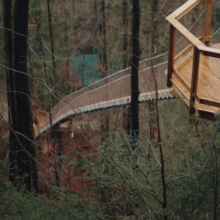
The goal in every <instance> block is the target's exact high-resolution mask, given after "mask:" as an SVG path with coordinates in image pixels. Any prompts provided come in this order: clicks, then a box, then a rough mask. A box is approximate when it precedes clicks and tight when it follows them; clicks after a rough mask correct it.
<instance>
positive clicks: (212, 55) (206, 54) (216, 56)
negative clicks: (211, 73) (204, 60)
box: [202, 50, 220, 58]
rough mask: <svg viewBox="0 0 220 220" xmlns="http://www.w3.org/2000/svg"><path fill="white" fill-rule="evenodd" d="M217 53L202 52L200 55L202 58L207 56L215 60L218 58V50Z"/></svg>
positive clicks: (219, 55) (219, 56)
mask: <svg viewBox="0 0 220 220" xmlns="http://www.w3.org/2000/svg"><path fill="white" fill-rule="evenodd" d="M218 51H219V52H218V53H216V52H209V51H208V52H207V51H202V54H203V55H204V56H209V57H215V58H220V50H218Z"/></svg>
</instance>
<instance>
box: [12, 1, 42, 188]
mask: <svg viewBox="0 0 220 220" xmlns="http://www.w3.org/2000/svg"><path fill="white" fill-rule="evenodd" d="M28 7H29V0H16V1H15V5H14V31H15V33H14V69H15V73H14V76H15V77H14V79H15V91H16V93H15V97H16V121H17V124H16V125H17V126H16V128H15V127H13V129H14V130H15V131H17V138H16V142H17V146H18V147H17V149H18V150H17V152H16V156H17V167H18V173H19V176H22V175H24V174H28V176H27V177H25V178H24V182H25V184H26V188H27V190H29V191H30V190H31V185H32V184H33V187H34V189H35V190H36V191H37V190H38V176H37V166H36V160H35V146H34V142H33V141H34V131H33V117H32V109H31V94H30V88H29V76H28V75H29V74H28V72H27V37H26V36H27V35H28ZM18 33H19V34H18ZM31 178H32V181H33V183H32V184H31Z"/></svg>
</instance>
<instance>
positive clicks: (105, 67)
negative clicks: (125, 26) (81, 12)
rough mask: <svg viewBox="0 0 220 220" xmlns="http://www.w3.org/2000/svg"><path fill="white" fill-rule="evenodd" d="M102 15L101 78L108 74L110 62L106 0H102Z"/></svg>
mask: <svg viewBox="0 0 220 220" xmlns="http://www.w3.org/2000/svg"><path fill="white" fill-rule="evenodd" d="M101 15H102V38H103V47H102V65H103V67H102V68H103V70H102V76H101V78H103V77H105V76H107V73H108V63H107V40H106V17H105V0H102V2H101Z"/></svg>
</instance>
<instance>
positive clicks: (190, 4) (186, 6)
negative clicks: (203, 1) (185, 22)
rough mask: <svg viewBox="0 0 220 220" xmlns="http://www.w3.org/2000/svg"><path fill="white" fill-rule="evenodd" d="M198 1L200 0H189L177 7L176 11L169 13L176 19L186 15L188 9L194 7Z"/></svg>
mask: <svg viewBox="0 0 220 220" xmlns="http://www.w3.org/2000/svg"><path fill="white" fill-rule="evenodd" d="M199 3H200V0H189V1H187V2H186V3H185V4H183V5H182V6H181V7H179V8H178V9H177V10H176V11H174V12H173V13H172V14H171V15H172V16H174V17H175V18H176V19H177V20H179V19H180V18H182V17H183V16H184V15H186V14H187V13H188V12H189V11H191V10H192V9H193V8H195V7H196V6H197V5H198V4H199Z"/></svg>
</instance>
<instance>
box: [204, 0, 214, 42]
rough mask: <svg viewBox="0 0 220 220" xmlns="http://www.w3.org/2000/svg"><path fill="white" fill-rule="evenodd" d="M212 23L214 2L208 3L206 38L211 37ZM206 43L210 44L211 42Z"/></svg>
mask: <svg viewBox="0 0 220 220" xmlns="http://www.w3.org/2000/svg"><path fill="white" fill-rule="evenodd" d="M211 22H212V0H210V1H207V3H206V26H205V36H206V37H208V36H210V35H211ZM205 43H206V44H208V43H209V41H207V42H205Z"/></svg>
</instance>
